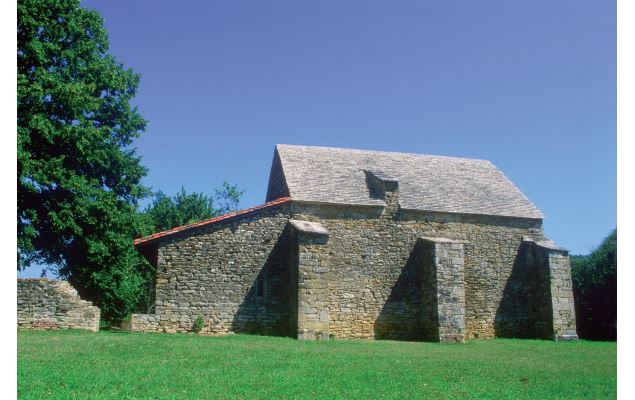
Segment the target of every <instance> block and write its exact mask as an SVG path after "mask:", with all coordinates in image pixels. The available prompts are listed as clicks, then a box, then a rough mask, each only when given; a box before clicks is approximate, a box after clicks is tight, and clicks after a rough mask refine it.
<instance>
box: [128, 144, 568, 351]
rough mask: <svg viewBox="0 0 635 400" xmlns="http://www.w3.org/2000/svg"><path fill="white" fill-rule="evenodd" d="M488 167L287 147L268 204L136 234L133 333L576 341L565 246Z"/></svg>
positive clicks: (277, 157) (277, 160) (280, 149)
mask: <svg viewBox="0 0 635 400" xmlns="http://www.w3.org/2000/svg"><path fill="white" fill-rule="evenodd" d="M542 219H543V216H542V213H541V212H540V210H538V209H537V208H536V206H535V205H534V204H532V203H531V202H530V201H529V200H528V199H527V198H526V197H525V196H524V194H523V193H522V192H521V191H520V190H519V189H518V188H517V187H516V186H514V184H513V183H511V181H509V179H508V178H507V177H506V176H505V175H504V174H503V173H502V172H500V171H499V170H498V169H497V168H496V167H495V166H494V165H493V164H492V163H490V162H489V161H484V160H473V159H464V158H453V157H440V156H425V155H417V154H404V153H388V152H375V151H365V150H351V149H337V148H325V147H308V146H290V145H277V146H276V150H275V153H274V158H273V164H272V167H271V173H270V178H269V187H268V193H267V202H266V203H265V204H264V205H262V206H258V207H254V208H251V209H247V210H242V211H239V212H236V213H232V214H228V215H224V216H221V217H217V218H212V219H210V220H207V221H202V222H199V223H195V224H191V225H187V226H183V227H178V228H174V229H171V230H169V231H165V232H160V233H157V234H154V235H151V236H148V237H145V238H140V239H137V240H136V241H135V245H136V246H137V248H138V250H139V251H140V252H141V253H142V254H144V255H145V256H146V257H147V258H148V259H149V260H150V261H151V262H152V263H153V264H154V265H155V266H156V270H157V273H156V280H155V307H154V313H153V314H136V315H133V317H132V322H131V327H132V329H133V330H136V331H145V332H148V331H159V332H186V331H191V330H192V328H193V324H194V321H195V320H196V319H197V318H199V317H201V318H203V320H204V322H205V324H204V329H203V332H204V333H208V334H224V333H230V332H251V333H258V334H265V335H280V336H290V337H295V338H298V339H306V340H316V339H328V338H329V337H331V338H332V337H335V338H368V339H371V338H374V339H396V340H428V341H442V342H447V341H451V342H462V341H464V340H465V339H472V338H491V337H521V338H542V339H551V340H559V339H572V338H576V337H577V336H576V329H575V313H574V309H573V295H572V289H571V271H570V265H569V256H568V253H567V251H566V250H565V249H563V248H561V247H558V246H556V245H555V244H553V243H552V242H551V241H549V240H548V239H547V238H546V237H545V236H544V232H543V228H542Z"/></svg>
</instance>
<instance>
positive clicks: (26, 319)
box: [18, 278, 100, 332]
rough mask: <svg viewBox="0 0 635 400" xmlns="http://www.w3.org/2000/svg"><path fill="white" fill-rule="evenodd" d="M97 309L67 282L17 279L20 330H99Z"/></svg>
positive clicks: (45, 279) (44, 279)
mask: <svg viewBox="0 0 635 400" xmlns="http://www.w3.org/2000/svg"><path fill="white" fill-rule="evenodd" d="M99 316H100V311H99V308H97V307H95V306H93V305H92V303H91V302H89V301H84V300H82V299H80V298H79V296H78V295H77V291H76V290H75V289H73V287H72V286H71V285H70V284H69V283H68V282H66V281H59V280H53V279H47V278H39V279H18V328H19V329H87V330H89V331H92V332H97V331H98V330H99Z"/></svg>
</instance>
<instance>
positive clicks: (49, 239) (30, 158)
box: [17, 0, 150, 320]
mask: <svg viewBox="0 0 635 400" xmlns="http://www.w3.org/2000/svg"><path fill="white" fill-rule="evenodd" d="M17 8H18V10H17V11H18V26H17V39H18V51H17V74H18V75H17V80H18V93H17V99H18V121H17V125H18V137H17V148H18V166H17V167H18V176H17V181H18V182H17V186H18V193H17V195H18V210H17V212H18V226H17V235H18V269H22V268H25V267H27V266H29V265H31V264H32V263H40V264H46V265H48V266H49V267H50V268H53V269H55V270H56V272H57V274H58V275H59V276H61V277H62V278H66V279H68V280H69V281H70V282H71V283H72V284H73V285H74V286H75V287H76V288H77V289H78V290H79V292H80V293H81V294H82V295H83V296H85V297H88V298H89V299H91V300H93V301H95V302H96V303H97V304H98V305H99V306H100V307H101V308H102V315H103V316H104V317H105V318H106V319H110V320H116V319H118V318H120V317H122V316H123V315H125V314H126V313H128V312H129V311H131V310H133V309H134V307H135V305H136V304H137V302H138V301H139V300H140V297H141V296H142V295H143V293H144V286H145V284H146V281H147V279H148V274H149V273H150V271H149V270H148V264H147V263H146V262H145V261H143V260H142V259H141V258H140V256H139V255H138V254H137V252H136V251H135V250H134V248H133V247H132V238H133V237H135V236H138V235H139V234H140V233H142V232H141V231H140V229H141V228H140V224H139V221H138V217H137V213H136V204H137V200H138V199H139V198H141V197H143V196H144V195H145V194H147V189H146V188H145V187H143V186H142V185H141V184H140V181H141V178H142V177H143V176H144V175H145V174H146V169H145V168H144V167H143V166H142V165H141V164H140V162H139V157H138V156H137V155H136V154H135V152H134V150H133V149H132V148H130V146H131V144H132V142H133V140H134V139H135V138H136V137H138V135H139V133H140V132H141V131H143V130H144V128H145V126H146V121H145V120H144V119H143V118H142V116H141V115H140V114H139V113H138V112H137V110H136V109H135V108H133V107H131V105H130V100H131V99H132V98H133V96H134V95H135V93H136V90H137V86H138V84H139V75H137V74H135V73H134V71H132V70H131V69H125V68H124V67H123V66H122V64H120V63H119V62H117V61H116V60H115V58H114V57H113V56H112V55H110V54H109V53H108V36H107V33H106V31H105V29H104V27H103V21H102V18H101V16H100V15H99V14H98V13H97V12H96V11H93V10H87V9H84V8H81V7H80V6H79V0H46V1H43V0H19V1H18V5H17Z"/></svg>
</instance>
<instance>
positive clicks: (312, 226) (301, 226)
mask: <svg viewBox="0 0 635 400" xmlns="http://www.w3.org/2000/svg"><path fill="white" fill-rule="evenodd" d="M289 223H290V224H291V226H292V227H293V228H294V229H295V230H296V231H297V232H298V233H302V234H307V235H317V236H326V237H328V236H329V231H328V230H327V229H326V228H325V227H324V225H322V224H320V223H318V222H309V221H302V220H296V219H291V220H289Z"/></svg>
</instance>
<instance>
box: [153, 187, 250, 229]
mask: <svg viewBox="0 0 635 400" xmlns="http://www.w3.org/2000/svg"><path fill="white" fill-rule="evenodd" d="M243 193H244V191H242V190H240V189H239V188H238V185H230V184H229V183H227V182H224V183H223V186H222V188H221V189H215V190H214V195H213V196H210V195H206V194H204V193H197V192H192V193H190V194H188V193H187V192H186V191H185V189H184V188H181V191H180V192H179V193H177V194H176V195H175V196H173V197H169V196H166V195H165V194H163V193H162V192H158V193H157V194H156V195H155V197H154V201H153V202H152V204H151V205H149V206H148V207H147V208H146V210H145V211H144V214H145V215H146V216H147V217H148V220H147V223H149V224H150V226H151V227H150V230H151V231H152V232H150V233H154V232H159V231H164V230H167V229H172V228H174V227H175V226H181V225H186V224H190V223H193V222H198V221H202V220H204V219H208V218H212V217H215V216H218V215H222V214H226V213H228V212H231V211H235V210H236V209H237V207H238V203H239V202H240V197H241V196H242V194H243Z"/></svg>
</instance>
